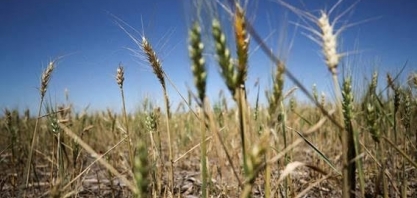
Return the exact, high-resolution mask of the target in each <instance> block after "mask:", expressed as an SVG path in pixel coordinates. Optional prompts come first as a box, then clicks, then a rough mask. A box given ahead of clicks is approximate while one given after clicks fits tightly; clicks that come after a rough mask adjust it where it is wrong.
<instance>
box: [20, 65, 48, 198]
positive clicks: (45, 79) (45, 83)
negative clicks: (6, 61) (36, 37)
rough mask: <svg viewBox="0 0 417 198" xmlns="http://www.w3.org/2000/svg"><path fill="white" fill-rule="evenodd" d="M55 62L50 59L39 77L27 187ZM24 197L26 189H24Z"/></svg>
mask: <svg viewBox="0 0 417 198" xmlns="http://www.w3.org/2000/svg"><path fill="white" fill-rule="evenodd" d="M55 64H56V63H55V61H50V62H49V64H48V66H47V67H46V69H45V70H44V72H43V73H42V77H41V87H40V89H39V93H40V96H41V100H40V102H39V109H38V117H37V119H36V123H35V128H34V130H33V134H32V143H31V146H30V150H29V156H28V160H27V162H26V181H25V187H28V185H29V177H30V167H31V164H32V156H33V150H34V149H35V143H36V138H37V137H36V136H37V132H38V124H39V119H40V117H41V109H42V105H43V101H44V98H45V94H46V90H47V88H48V84H49V81H50V80H51V77H52V72H53V71H54V69H55ZM24 197H26V191H25V195H24Z"/></svg>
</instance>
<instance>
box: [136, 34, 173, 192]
mask: <svg viewBox="0 0 417 198" xmlns="http://www.w3.org/2000/svg"><path fill="white" fill-rule="evenodd" d="M141 47H142V50H143V52H144V53H145V56H146V57H147V60H148V62H149V64H150V65H151V67H152V69H153V72H154V74H155V75H156V77H157V78H158V80H159V82H160V84H161V86H162V91H163V92H164V102H165V111H166V126H167V129H166V130H167V136H168V150H169V162H170V168H169V186H170V190H171V193H174V162H173V151H172V137H171V132H170V127H169V119H170V117H171V113H170V110H169V109H170V108H169V98H168V93H167V90H166V84H165V78H164V70H163V69H162V64H161V62H160V61H159V59H158V57H157V56H156V52H155V51H154V50H153V48H152V46H151V44H150V43H149V42H148V40H147V39H146V38H145V37H142V44H141Z"/></svg>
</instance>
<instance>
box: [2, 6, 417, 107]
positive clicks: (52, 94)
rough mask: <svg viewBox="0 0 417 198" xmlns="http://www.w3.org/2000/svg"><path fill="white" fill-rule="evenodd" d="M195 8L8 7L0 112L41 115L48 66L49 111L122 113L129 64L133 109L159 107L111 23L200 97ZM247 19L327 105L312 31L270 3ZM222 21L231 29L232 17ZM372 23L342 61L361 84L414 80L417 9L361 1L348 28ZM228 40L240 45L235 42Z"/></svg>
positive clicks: (261, 64) (346, 39)
mask: <svg viewBox="0 0 417 198" xmlns="http://www.w3.org/2000/svg"><path fill="white" fill-rule="evenodd" d="M190 2H192V1H190V0H183V1H181V0H160V1H151V0H123V1H114V0H101V1H92V0H91V1H81V0H72V1H63V0H62V1H53V0H42V1H29V0H25V1H24V0H20V1H1V2H0V27H1V29H0V67H1V70H2V71H3V72H1V73H0V108H1V109H4V108H10V109H13V108H19V109H20V110H22V109H25V108H29V109H31V110H32V112H34V111H35V109H36V107H37V105H38V103H39V93H38V88H39V84H40V75H41V73H42V71H43V69H44V68H45V67H46V65H47V64H48V62H49V61H50V60H53V59H55V58H57V57H61V56H62V58H61V59H59V61H58V64H57V68H56V70H55V71H54V73H53V77H52V80H51V82H50V86H49V89H48V92H47V97H48V99H51V100H52V101H51V102H52V103H58V104H59V103H63V102H65V95H64V93H65V90H66V89H67V90H68V93H69V99H70V102H71V103H73V104H74V107H75V108H76V110H81V109H83V108H85V107H87V106H90V109H92V110H100V109H105V108H107V107H109V108H111V109H114V110H118V109H120V107H121V105H120V104H121V99H120V92H119V88H118V86H117V84H116V82H115V80H114V76H115V73H116V68H117V66H118V65H119V63H122V64H123V65H124V67H125V70H126V71H125V79H126V80H125V95H126V102H127V106H128V109H130V110H135V109H136V108H137V107H138V106H140V104H141V101H142V100H143V99H144V98H145V97H147V96H148V97H149V98H151V99H152V101H154V103H156V104H158V105H162V104H163V100H162V91H161V87H160V85H159V84H158V81H157V79H156V78H155V76H154V75H153V73H152V71H151V69H150V67H149V66H148V65H147V64H146V62H144V61H143V60H140V59H139V58H138V57H136V56H134V55H133V53H132V51H130V50H129V49H134V50H137V49H138V47H137V46H135V44H134V42H133V41H132V40H131V39H130V38H129V37H128V35H127V34H126V33H125V32H124V31H123V30H122V29H121V28H120V27H119V26H118V25H117V23H116V19H115V17H114V16H116V17H118V18H120V19H121V20H123V21H125V22H126V23H127V24H129V25H130V26H132V27H134V28H135V29H136V30H137V31H138V32H140V33H144V34H145V35H146V37H148V40H149V41H150V42H151V44H152V45H153V46H154V47H155V50H156V51H157V53H158V55H159V56H160V59H161V60H162V62H163V68H164V69H165V72H166V73H167V74H168V75H169V77H170V78H171V80H172V81H173V83H174V84H175V85H176V86H177V87H178V88H179V90H180V92H181V93H182V94H184V95H186V86H185V85H186V84H188V85H189V86H190V87H194V86H193V81H192V75H191V71H190V62H189V59H188V52H187V31H188V30H187V29H188V27H189V24H190V21H191V19H192V18H193V15H194V12H193V10H192V9H190V8H191V7H192V6H190ZM287 2H290V3H291V4H292V5H295V6H297V7H298V8H300V9H302V10H306V11H309V12H311V13H313V14H315V15H316V16H317V15H318V12H317V11H318V10H319V9H329V8H330V7H331V6H332V5H333V4H334V3H335V2H336V1H335V0H317V1H307V0H306V1H304V2H303V1H287ZM354 2H356V1H351V0H345V1H343V2H342V3H341V5H340V6H338V7H337V9H336V10H335V11H334V13H333V15H332V16H331V17H335V16H337V14H340V13H342V12H343V10H345V9H346V8H347V7H349V6H350V5H351V4H352V3H354ZM247 10H248V17H249V18H251V20H252V22H253V25H254V26H255V27H256V29H257V31H258V32H259V34H260V35H261V36H262V37H263V38H268V40H267V41H266V42H267V43H268V45H270V46H271V47H272V48H273V49H274V50H278V51H280V52H281V53H283V54H285V55H286V56H284V58H286V59H287V66H288V68H289V70H290V71H291V72H292V73H294V74H295V75H296V76H297V77H298V78H299V79H300V81H301V82H302V83H303V84H305V85H306V86H307V87H311V86H312V84H314V83H316V84H317V85H318V89H319V91H324V92H325V93H326V94H327V95H330V94H331V91H330V90H331V88H330V87H331V86H332V84H331V77H330V74H329V72H328V71H327V68H326V67H325V65H324V63H323V60H322V58H321V54H320V47H319V46H318V45H317V44H315V43H314V42H313V41H311V40H310V39H308V38H306V37H305V36H304V35H303V34H302V33H306V32H307V31H305V30H303V29H300V28H298V29H297V28H295V27H296V26H295V25H294V24H293V23H291V22H301V21H300V20H299V19H298V17H297V15H295V14H294V13H293V12H291V11H289V10H288V9H287V8H285V7H283V6H282V5H280V4H278V3H276V2H274V1H269V0H259V1H251V3H250V5H249V6H248V8H247ZM218 11H219V12H222V10H220V9H219V10H218ZM223 18H224V20H223V21H224V22H227V20H228V19H227V17H223ZM368 19H371V20H369V21H367V22H365V23H360V24H358V25H355V26H353V27H350V28H349V29H347V30H345V31H344V32H343V33H342V34H341V37H340V40H341V43H342V45H341V46H340V50H341V51H358V53H355V54H352V55H349V56H348V57H346V58H344V60H348V62H349V63H350V64H349V65H350V66H349V68H351V70H352V72H353V74H354V75H356V76H360V77H361V78H363V76H368V77H369V76H370V75H371V74H370V72H372V71H373V70H374V69H378V71H379V72H380V74H381V76H382V77H381V80H384V78H383V77H384V76H385V75H386V73H387V72H390V73H395V72H398V71H399V70H400V68H401V66H402V65H403V64H404V63H405V62H406V61H407V60H408V65H407V68H406V73H407V72H410V71H416V70H417V47H416V46H417V1H412V0H404V1H394V0H385V1H379V0H366V1H365V0H363V1H359V2H358V3H357V4H356V5H355V6H354V8H353V9H352V11H351V12H349V13H347V14H346V15H345V16H344V17H342V22H343V21H347V22H348V23H355V22H360V21H363V20H368ZM301 23H302V22H301ZM304 25H305V24H304ZM309 25H312V24H309ZM341 25H342V24H337V25H336V27H340V26H341ZM224 26H225V29H227V28H230V25H226V24H224ZM313 27H314V26H313ZM131 33H133V34H134V35H135V36H137V37H138V38H140V36H141V35H140V34H138V33H135V32H133V31H131ZM268 35H269V36H268ZM283 35H286V38H287V39H286V42H284V43H283V44H277V43H278V42H279V41H280V38H282V36H283ZM208 39H210V38H209V37H207V38H206V40H208ZM228 39H229V40H230V41H233V37H232V36H229V37H228ZM290 41H293V46H292V48H291V49H290V50H289V49H288V46H289V45H288V43H290ZM230 46H231V48H232V47H233V46H234V45H230ZM279 46H280V47H281V48H280V49H278V47H279ZM206 47H207V49H208V50H207V59H208V61H207V62H208V65H207V67H208V69H209V79H208V89H207V90H208V94H209V96H210V99H211V100H212V101H215V100H216V99H218V93H219V91H220V89H225V86H224V83H223V81H222V80H221V78H220V77H219V74H218V66H217V65H215V64H214V62H213V61H212V60H213V50H212V49H210V48H211V47H212V46H210V45H209V44H207V45H206ZM232 49H233V48H232ZM250 49H251V55H250V68H249V76H248V82H247V87H248V89H249V91H250V94H249V99H250V100H252V101H254V98H255V90H254V89H253V84H254V82H255V81H256V80H257V79H258V78H259V79H260V83H261V88H263V89H265V88H269V87H270V80H271V78H270V75H271V68H272V64H271V62H270V61H269V60H268V59H266V58H265V56H264V55H263V54H262V53H261V52H260V51H259V50H256V49H257V47H256V43H255V42H254V41H252V43H251V48H250ZM406 73H405V74H404V76H403V77H406ZM358 82H359V81H358ZM287 86H288V87H291V82H289V81H287ZM360 86H361V84H359V85H358V87H360ZM167 87H168V91H169V96H170V98H171V100H172V102H173V103H174V106H173V108H175V107H176V105H175V104H176V103H178V102H179V101H180V97H179V95H178V94H177V93H176V92H175V91H174V89H173V88H172V86H171V85H170V84H169V83H168V86H167ZM227 93H228V92H227ZM261 96H262V97H263V96H264V92H262V93H261ZM297 96H300V97H303V94H302V93H297Z"/></svg>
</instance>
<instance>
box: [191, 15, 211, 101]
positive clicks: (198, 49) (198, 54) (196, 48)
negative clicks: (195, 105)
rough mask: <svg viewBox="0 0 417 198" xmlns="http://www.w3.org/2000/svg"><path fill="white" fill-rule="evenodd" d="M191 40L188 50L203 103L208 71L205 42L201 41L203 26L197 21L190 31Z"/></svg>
mask: <svg viewBox="0 0 417 198" xmlns="http://www.w3.org/2000/svg"><path fill="white" fill-rule="evenodd" d="M189 42H190V45H189V48H188V52H189V55H190V58H191V61H192V63H191V70H192V72H193V75H194V83H195V86H196V88H197V91H198V98H199V99H200V102H201V103H203V101H204V97H205V94H206V80H207V72H206V67H205V60H204V57H203V51H204V44H203V42H202V41H201V27H200V24H199V23H197V22H194V23H193V26H192V28H191V30H190V32H189Z"/></svg>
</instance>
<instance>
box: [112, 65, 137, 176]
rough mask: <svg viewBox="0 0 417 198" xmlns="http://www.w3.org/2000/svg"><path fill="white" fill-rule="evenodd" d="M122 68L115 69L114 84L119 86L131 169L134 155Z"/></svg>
mask: <svg viewBox="0 0 417 198" xmlns="http://www.w3.org/2000/svg"><path fill="white" fill-rule="evenodd" d="M124 71H125V70H124V67H123V66H122V65H121V64H119V67H117V70H116V83H117V85H119V88H120V94H121V95H122V105H123V109H122V110H123V119H124V125H125V128H126V136H127V139H128V147H129V163H130V167H132V168H133V163H134V157H133V156H134V154H133V143H132V135H131V134H130V131H129V122H128V118H127V111H126V102H125V94H124V90H123V82H124V80H125V77H124Z"/></svg>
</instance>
